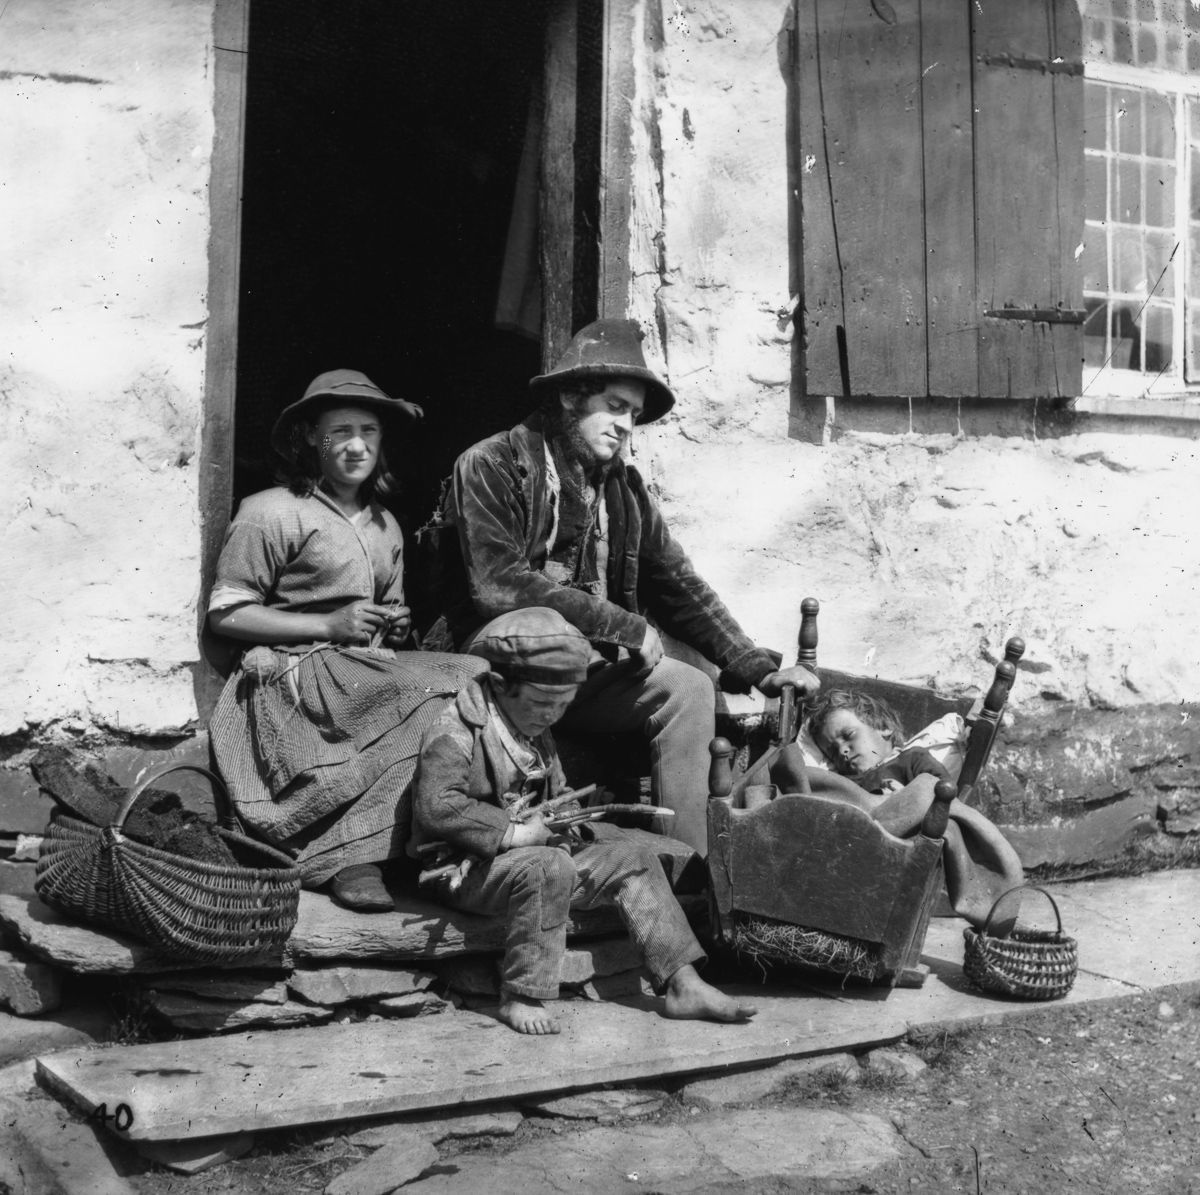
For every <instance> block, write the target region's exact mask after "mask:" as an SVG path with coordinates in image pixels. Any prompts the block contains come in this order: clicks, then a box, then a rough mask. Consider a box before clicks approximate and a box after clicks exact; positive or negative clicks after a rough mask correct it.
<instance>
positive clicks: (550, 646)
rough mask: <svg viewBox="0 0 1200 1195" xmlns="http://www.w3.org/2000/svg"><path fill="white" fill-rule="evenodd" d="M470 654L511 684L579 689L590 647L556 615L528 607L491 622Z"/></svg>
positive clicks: (469, 651) (555, 612)
mask: <svg viewBox="0 0 1200 1195" xmlns="http://www.w3.org/2000/svg"><path fill="white" fill-rule="evenodd" d="M467 651H468V653H469V654H470V655H474V656H482V657H483V658H484V659H485V660H487V662H488V663H489V664H491V665H492V667H493V668H494V669H495V671H496V672H498V673H499V674H500V675H501V676H502V677H504V679H505V680H508V681H532V682H533V683H534V684H538V685H580V684H582V683H583V682H584V681H585V680H586V679H587V666H588V661H589V660H590V659H591V655H592V645H591V644H590V643H589V642H588V641H587V639H586V638H585V637H584V635H583V633H582V632H581V631H580V630H579V629H578V628H576V627H573V626H572V625H571V624H570V623H569V622H567V620H566V619H565V618H563V616H562V615H561V614H559V613H558V611H557V610H551V609H549V608H548V607H545V606H528V607H525V608H524V609H521V610H510V611H509V612H508V613H507V614H501V615H500V617H499V618H493V619H492V621H491V622H489V623H488V624H487V625H486V626H485V627H482V628H481V629H480V630H479V631H478V632H477V633H476V634H475V637H474V639H473V640H472V641H471V645H470V646H469V647H468V648H467Z"/></svg>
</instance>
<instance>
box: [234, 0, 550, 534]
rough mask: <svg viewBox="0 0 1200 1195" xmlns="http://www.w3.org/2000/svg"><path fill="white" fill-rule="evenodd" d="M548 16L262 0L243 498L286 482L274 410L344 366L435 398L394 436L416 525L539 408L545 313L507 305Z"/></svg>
mask: <svg viewBox="0 0 1200 1195" xmlns="http://www.w3.org/2000/svg"><path fill="white" fill-rule="evenodd" d="M545 24H546V15H545V5H544V4H543V3H542V0H522V3H520V4H477V3H468V2H467V0H406V2H405V3H404V4H397V3H395V2H394V0H339V3H337V4H330V3H329V2H328V0H252V3H251V5H250V29H249V54H248V61H247V92H246V95H247V99H246V117H245V121H246V123H245V142H244V144H245V151H244V154H245V156H244V170H243V212H242V236H241V277H240V295H239V315H238V365H237V403H236V420H235V442H234V457H235V470H234V498H235V501H237V500H240V499H241V498H243V497H244V496H245V495H247V494H249V493H253V492H255V491H256V490H259V489H262V488H264V487H265V486H268V485H270V484H272V464H271V460H270V453H269V450H268V448H267V436H268V433H269V431H270V428H271V425H272V423H273V422H274V419H275V417H276V415H277V413H278V412H279V411H280V410H281V409H282V408H283V407H284V406H285V405H287V404H288V403H289V402H291V401H293V400H294V399H296V398H298V397H299V396H300V394H302V393H303V391H304V388H305V386H306V385H307V383H308V382H309V381H310V380H311V378H312V377H314V376H315V375H316V374H317V373H320V372H321V371H323V370H326V369H335V368H352V369H361V370H362V371H363V372H365V373H366V374H368V375H369V376H370V377H371V378H372V379H373V380H374V381H375V382H377V383H378V384H379V385H380V386H382V387H383V388H384V389H385V390H386V391H388V392H389V393H391V394H395V395H399V396H401V397H404V398H407V399H409V400H411V401H413V402H417V403H420V404H421V405H422V406H423V407H424V408H425V412H426V417H425V419H424V420H423V422H422V423H421V424H420V425H419V426H418V427H417V428H416V429H415V430H413V431H412V432H411V433H406V434H405V436H404V437H403V440H402V442H400V443H398V444H394V445H389V454H390V456H391V458H392V463H393V465H394V466H395V471H396V472H397V473H398V474H399V475H400V476H401V477H402V479H403V483H404V489H403V492H402V494H401V495H400V496H399V498H398V500H397V504H396V514H397V515H398V516H399V517H400V519H401V524H402V526H403V527H404V528H405V531H406V533H409V534H410V535H411V531H412V529H413V528H414V527H415V526H417V525H419V524H420V523H421V522H423V521H424V519H425V517H426V516H427V515H428V513H429V511H430V510H431V509H432V505H433V503H434V501H435V500H436V496H437V492H438V486H439V483H440V481H441V479H442V478H443V477H444V476H446V474H447V473H448V472H449V470H450V467H451V465H452V463H453V460H454V457H455V456H456V455H457V454H458V453H459V452H460V451H461V450H462V449H463V448H465V447H466V446H468V445H469V444H471V443H473V442H474V441H475V440H477V439H480V438H481V437H483V436H485V435H487V434H489V433H491V432H493V431H496V430H498V429H500V428H503V427H506V426H509V425H511V424H512V423H514V422H516V421H517V420H519V419H520V418H521V417H522V416H523V415H524V414H525V413H526V412H527V411H528V409H529V398H528V380H529V378H530V377H531V376H533V375H534V374H536V373H538V372H539V370H540V347H539V340H538V338H537V335H536V333H537V330H538V328H537V322H536V318H534V319H533V320H532V321H526V323H527V325H528V324H529V323H532V327H527V330H526V332H524V333H522V332H517V331H513V330H511V329H510V328H501V327H498V326H497V322H496V316H497V297H498V293H499V288H500V282H501V275H502V268H503V263H504V259H505V251H506V245H508V243H509V234H510V219H511V217H512V213H513V205H514V196H515V194H516V193H517V191H518V170H519V167H520V164H521V159H522V151H523V149H524V150H526V153H527V155H528V153H529V151H530V147H529V145H528V144H527V138H528V137H530V136H533V137H534V138H535V144H534V145H533V147H532V152H533V155H534V157H533V162H534V163H535V165H536V162H537V147H536V137H537V134H538V132H539V130H540V120H541V103H542V101H541V94H540V83H541V74H542V66H543V55H544V43H545ZM527 166H528V156H527ZM526 178H528V175H526ZM533 180H534V186H535V189H534V206H533V208H532V209H531V210H532V212H533V214H534V215H533V218H534V219H535V220H536V210H537V208H536V169H535V171H534V174H533ZM522 193H523V194H524V195H525V196H526V197H527V198H528V196H529V192H528V189H526V190H525V191H524V192H522ZM532 243H533V245H534V247H535V249H534V256H533V258H532V262H533V268H534V270H535V272H536V244H537V237H536V228H535V229H534V237H533V242H532Z"/></svg>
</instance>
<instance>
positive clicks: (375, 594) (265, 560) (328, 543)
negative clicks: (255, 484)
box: [208, 486, 404, 614]
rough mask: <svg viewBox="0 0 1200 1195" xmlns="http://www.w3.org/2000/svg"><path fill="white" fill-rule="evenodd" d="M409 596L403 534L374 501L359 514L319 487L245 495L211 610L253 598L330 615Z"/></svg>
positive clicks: (279, 606)
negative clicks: (345, 511) (301, 491)
mask: <svg viewBox="0 0 1200 1195" xmlns="http://www.w3.org/2000/svg"><path fill="white" fill-rule="evenodd" d="M354 601H369V602H377V603H379V604H380V605H401V604H403V602H404V538H403V535H402V534H401V531H400V525H399V524H398V523H397V522H396V520H395V518H393V516H392V515H391V514H390V513H389V512H388V511H386V510H384V509H383V507H382V506H380V505H379V504H378V503H377V502H372V503H371V504H370V505H369V506H367V507H366V509H364V510H363V511H362V512H361V513H360V514H359V515H358V516H357V517H356V518H354V519H352V518H350V517H349V516H348V515H345V514H343V513H342V511H340V510H339V509H338V508H337V507H336V506H335V505H334V504H333V502H332V501H330V499H329V498H327V497H326V496H325V495H324V494H322V493H321V492H320V491H316V492H314V493H312V494H309V495H303V496H302V495H298V494H293V493H292V492H291V491H290V490H288V489H285V488H284V487H282V486H279V487H276V488H274V489H270V490H264V491H262V492H261V493H259V494H253V495H251V496H250V497H249V498H246V499H245V500H244V501H243V502H242V504H241V506H240V507H239V508H238V512H237V514H236V515H235V516H234V519H233V521H232V522H231V523H230V524H229V530H228V531H227V532H226V534H225V543H224V545H223V546H222V548H221V556H220V559H219V560H218V562H217V579H216V583H215V584H214V585H213V589H212V594H211V596H210V598H209V602H208V609H209V612H210V613H211V612H212V611H214V610H228V609H231V608H233V607H234V606H241V605H245V604H247V603H251V602H252V603H254V604H256V605H260V606H270V607H272V608H274V609H279V610H289V611H294V612H296V613H304V614H310V613H320V614H324V613H327V612H328V611H330V610H335V609H337V608H338V607H339V606H344V605H346V604H347V603H348V602H354Z"/></svg>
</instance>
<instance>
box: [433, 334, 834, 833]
mask: <svg viewBox="0 0 1200 1195" xmlns="http://www.w3.org/2000/svg"><path fill="white" fill-rule="evenodd" d="M530 385H531V388H532V390H533V392H534V394H535V395H536V396H537V397H538V398H540V399H541V406H540V409H539V410H537V411H536V412H535V413H534V414H532V415H530V416H529V417H528V418H527V419H525V420H524V421H523V422H522V423H520V424H518V425H517V426H516V427H514V428H513V429H512V430H511V431H507V432H501V433H499V434H497V435H494V436H491V437H489V438H488V439H486V440H483V441H482V442H480V443H479V444H476V445H475V446H474V447H473V448H469V449H468V450H467V451H466V452H464V453H463V454H462V455H461V456H460V457H459V458H458V460H457V462H456V463H455V467H454V475H453V478H452V483H451V486H450V489H449V491H448V493H447V497H446V502H445V506H444V510H443V516H444V520H445V522H446V523H449V524H451V525H453V527H455V528H456V529H457V536H456V537H454V536H451V537H448V538H449V539H450V540H451V548H452V549H457V550H451V551H450V552H448V553H447V557H448V559H447V561H446V565H447V569H446V573H447V575H446V579H445V581H444V582H443V608H444V611H445V614H446V618H447V622H448V625H449V630H450V633H451V635H452V636H453V638H454V641H455V645H456V646H457V647H458V648H459V649H460V650H461V649H465V648H467V647H469V646H470V643H471V639H472V636H473V635H474V634H475V632H476V631H477V630H478V629H479V627H480V626H482V625H483V624H484V623H486V622H488V621H489V620H490V619H493V618H496V617H497V616H499V615H501V614H503V613H505V612H506V611H509V610H514V609H517V608H520V607H525V606H548V607H550V608H552V609H554V610H557V611H558V612H559V613H560V614H562V615H563V617H565V618H566V619H567V620H568V621H569V622H570V623H572V624H573V625H574V626H576V627H578V628H579V630H580V631H582V632H583V634H584V635H585V636H586V637H587V639H588V640H589V641H590V642H591V645H592V649H593V655H592V664H591V667H590V669H589V674H588V678H587V680H586V681H585V682H584V683H583V684H582V685H581V686H580V688H579V692H578V695H577V696H576V698H575V701H574V702H573V703H572V705H571V707H570V709H569V710H568V712H567V714H566V716H565V717H564V719H563V721H562V726H563V727H564V728H565V729H571V730H586V731H599V732H611V731H629V730H640V731H642V732H643V733H645V734H646V735H647V736H648V737H649V738H650V740H651V766H652V784H653V788H654V794H655V797H656V799H657V801H658V802H659V803H660V804H662V805H665V806H667V807H668V808H670V809H672V810H674V812H675V815H676V816H675V817H674V818H673V819H672V825H671V828H670V831H669V832H670V833H671V834H672V835H674V836H675V837H678V838H680V839H682V840H683V841H684V842H686V843H687V844H688V845H690V846H691V847H693V848H694V849H695V850H697V851H699V852H700V853H701V854H702V855H703V854H704V853H706V849H707V843H706V838H707V834H706V815H705V804H706V799H707V792H708V785H707V773H708V760H709V756H708V750H707V748H708V744H709V742H710V740H711V739H712V737H713V734H714V722H715V715H714V705H715V691H714V687H713V683H712V680H711V679H710V678H709V677H708V676H707V675H706V674H705V673H704V672H702V671H700V670H699V669H698V668H694V667H692V666H691V665H689V664H685V663H682V662H681V661H679V660H674V659H670V658H665V657H664V655H663V644H662V640H661V639H660V637H659V633H658V630H657V629H656V627H662V628H663V629H664V630H666V631H668V632H670V634H671V635H673V636H674V637H675V638H677V639H679V640H681V641H682V642H683V643H686V644H688V645H689V646H691V647H692V648H694V649H695V650H697V651H698V652H700V653H701V655H703V656H704V657H705V658H706V659H708V660H710V661H711V662H712V663H714V664H715V665H717V666H718V667H720V668H722V669H724V670H725V671H726V672H727V673H728V674H730V675H732V676H734V677H736V678H737V679H739V680H740V681H742V682H743V683H744V684H745V685H746V686H751V685H753V686H756V687H757V688H758V689H759V690H761V691H762V692H763V693H764V694H766V695H768V696H774V695H776V694H778V693H779V692H780V690H781V689H782V687H783V685H784V684H786V683H792V684H795V685H796V686H797V688H798V690H800V691H801V692H802V693H805V694H808V693H813V692H815V691H816V690H817V688H818V685H819V682H818V681H817V679H816V677H814V676H813V675H812V673H810V672H808V671H806V670H805V669H803V668H788V669H780V668H779V666H778V657H777V656H776V655H774V654H773V653H771V652H768V651H767V650H765V649H763V648H760V647H756V646H755V644H754V643H753V642H751V640H750V639H749V638H748V637H747V636H746V634H745V632H744V631H743V630H742V629H741V627H740V626H738V624H737V621H736V620H735V619H734V617H733V615H732V614H730V612H729V611H728V609H726V607H725V605H724V603H723V602H722V601H721V599H720V598H719V597H718V596H717V595H716V593H714V592H713V590H712V589H711V588H710V587H709V586H708V585H707V584H706V583H705V582H704V580H703V579H702V578H701V577H700V576H699V575H698V574H697V572H696V570H695V569H694V568H693V567H692V564H691V561H690V560H689V559H688V557H687V554H686V553H685V552H684V550H683V549H682V548H681V547H680V546H679V544H678V543H677V542H676V541H675V540H674V539H673V538H672V536H671V533H670V531H669V530H668V529H667V526H666V524H665V522H664V521H663V517H662V515H661V513H660V512H659V510H658V507H657V505H656V504H655V502H654V500H653V498H652V497H651V496H650V494H649V492H648V491H647V489H646V485H645V482H644V481H643V480H642V478H641V476H640V475H639V473H638V471H637V469H635V468H634V467H633V466H631V465H629V464H627V463H626V460H625V457H626V454H627V451H628V449H629V445H630V442H631V440H632V437H633V429H634V426H635V425H636V424H638V423H650V422H653V421H654V420H656V419H660V418H662V416H664V415H665V414H667V412H668V411H670V410H671V408H672V406H673V405H674V403H675V396H674V394H673V393H672V392H671V390H670V388H669V387H668V386H667V385H666V383H665V382H663V381H662V379H661V378H659V377H658V375H657V374H655V373H654V372H653V371H652V370H651V369H650V368H649V367H648V366H647V365H646V361H645V358H644V356H643V353H642V345H641V332H640V329H639V328H638V326H637V325H636V324H635V323H634V322H633V321H632V320H607V319H602V320H597V321H596V322H595V323H592V324H589V325H587V327H585V328H582V329H580V331H579V332H577V333H576V334H575V337H574V338H573V339H572V341H571V343H570V344H569V345H568V346H567V349H566V351H565V352H564V353H563V355H562V358H561V359H560V360H559V361H558V362H557V364H556V365H555V366H554V368H553V369H551V370H550V371H549V372H548V373H545V374H542V375H540V376H539V377H535V378H534V379H533V380H532V382H531V383H530Z"/></svg>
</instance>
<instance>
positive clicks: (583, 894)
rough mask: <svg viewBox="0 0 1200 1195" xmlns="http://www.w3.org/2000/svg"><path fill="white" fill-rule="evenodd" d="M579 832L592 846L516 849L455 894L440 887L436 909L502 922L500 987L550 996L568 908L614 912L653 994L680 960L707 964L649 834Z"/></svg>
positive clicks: (601, 828) (478, 866)
mask: <svg viewBox="0 0 1200 1195" xmlns="http://www.w3.org/2000/svg"><path fill="white" fill-rule="evenodd" d="M586 831H587V832H590V833H593V834H594V835H595V841H592V842H586V841H579V840H575V839H566V840H564V841H565V842H566V843H567V844H568V847H569V849H564V848H563V847H558V846H531V847H517V848H516V849H515V850H511V851H505V852H504V853H503V854H500V855H497V856H496V857H495V858H494V859H492V860H490V861H488V862H484V861H482V860H476V862H475V864H474V865H473V867H472V869H471V871H470V872H468V874H467V877H466V879H465V880H464V881H463V884H462V887H461V888H459V890H458V891H457V892H455V893H453V894H451V893H450V892H449V891H447V889H446V887H445V885H444V884H442V885H439V891H438V899H439V900H441V901H442V902H443V903H444V904H448V905H451V906H452V907H454V908H458V909H462V910H463V911H464V912H469V913H484V914H488V915H501V916H504V917H505V918H506V920H507V923H508V924H507V935H506V937H505V950H504V961H503V963H502V965H501V974H500V980H501V984H502V985H503V987H504V988H506V989H507V990H508V991H509V992H512V993H514V994H516V995H518V996H525V997H527V998H530V999H534V1000H553V999H555V998H557V996H558V977H559V971H560V968H561V966H562V958H563V952H564V951H565V950H566V946H567V921H568V918H569V914H570V910H572V909H580V910H583V909H595V908H598V907H600V906H602V905H615V906H616V907H617V911H618V912H619V913H620V915H621V919H622V921H624V923H625V927H626V928H627V929H628V931H629V935H630V937H632V938H633V940H634V942H636V943H637V945H638V947H639V948H640V949H641V951H642V954H643V956H644V958H645V960H646V968H647V970H648V971H649V972H650V976H651V978H652V979H653V981H654V985H655V987H656V989H658V990H661V989H663V988H664V987H665V986H666V983H667V980H668V979H670V977H671V976H672V975H674V974H675V972H676V971H678V970H679V968H680V967H682V966H684V965H685V964H686V963H701V962H703V961H704V959H705V954H704V951H703V950H702V949H701V947H700V943H699V942H698V941H697V940H696V935H695V934H693V933H692V929H691V926H689V925H688V922H687V918H686V917H685V916H684V914H683V910H682V909H681V908H680V907H679V901H678V900H676V899H675V894H674V893H673V892H672V891H671V886H670V884H669V883H668V882H667V877H666V875H665V873H664V872H663V869H662V864H661V863H660V862H659V860H658V855H657V853H656V852H655V848H654V842H655V839H656V837H657V836H656V835H653V834H648V833H646V832H645V831H642V830H622V829H620V828H618V827H616V826H610V825H605V824H603V823H595V824H592V825H588V826H587V827H586Z"/></svg>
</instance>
